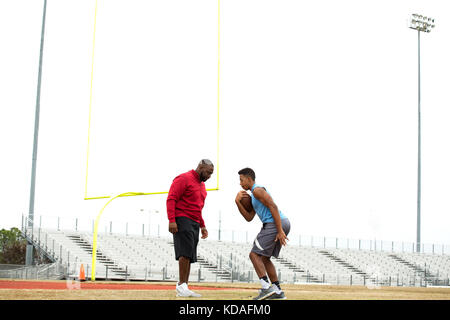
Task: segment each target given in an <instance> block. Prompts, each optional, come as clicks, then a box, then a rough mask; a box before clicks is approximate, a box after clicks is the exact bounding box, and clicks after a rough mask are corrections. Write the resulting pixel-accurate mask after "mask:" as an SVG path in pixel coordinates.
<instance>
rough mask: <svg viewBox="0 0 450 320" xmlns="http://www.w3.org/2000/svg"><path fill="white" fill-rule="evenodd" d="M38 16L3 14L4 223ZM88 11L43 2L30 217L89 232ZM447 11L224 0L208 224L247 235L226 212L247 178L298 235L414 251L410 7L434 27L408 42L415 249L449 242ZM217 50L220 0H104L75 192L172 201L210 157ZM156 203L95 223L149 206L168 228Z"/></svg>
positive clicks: (31, 79)
mask: <svg viewBox="0 0 450 320" xmlns="http://www.w3.org/2000/svg"><path fill="white" fill-rule="evenodd" d="M42 6H43V1H34V0H33V1H32V0H29V1H25V0H15V1H6V0H1V2H0V35H1V43H2V49H1V50H0V108H1V115H2V116H1V117H0V139H1V140H0V141H1V150H2V156H1V158H0V161H1V165H0V174H1V178H0V181H1V182H0V194H1V195H2V197H1V198H2V199H1V201H0V207H1V210H0V214H1V216H0V228H10V227H13V226H20V221H21V214H22V213H24V214H27V213H28V205H29V188H30V177H31V155H32V146H33V129H34V112H35V104H36V87H37V72H38V61H39V44H40V33H41V18H42ZM94 8H95V1H94V0H89V1H87V0H85V1H69V0H66V1H52V0H49V1H48V7H47V23H46V33H45V46H44V64H43V77H42V91H41V114H40V115H41V117H40V131H39V149H38V167H37V184H36V203H35V216H36V217H39V216H41V215H42V216H44V217H48V216H52V217H56V216H61V217H64V218H65V219H66V220H70V219H72V217H78V218H80V219H85V220H86V221H87V224H88V225H89V224H90V221H92V219H94V218H95V217H96V215H97V214H98V212H99V211H100V209H101V208H102V207H103V205H104V204H105V203H106V200H88V201H86V200H83V198H84V190H85V182H86V151H87V132H88V114H89V92H90V79H91V57H92V40H93V23H94ZM449 9H450V4H448V1H444V0H441V1H426V2H425V1H406V0H405V1H384V0H383V1H339V2H338V1H331V0H330V1H325V0H323V1H293V0H291V1H288V0H277V1H268V0H264V1H263V0H221V51H220V55H221V63H220V68H221V73H220V135H219V138H220V140H219V147H220V159H219V160H220V162H219V174H220V185H219V187H220V191H213V192H209V194H208V197H207V200H206V205H205V209H204V213H203V216H204V219H205V222H206V225H207V227H208V228H209V229H210V230H214V229H217V228H218V217H219V211H220V212H221V217H222V228H224V229H228V230H231V229H235V230H251V231H253V232H255V231H257V230H258V229H259V227H260V223H259V221H253V222H252V223H250V224H248V223H246V222H245V220H244V219H243V218H242V217H241V216H240V214H239V212H238V211H237V209H236V207H235V204H234V197H235V194H236V193H237V192H238V191H239V189H240V187H239V179H238V175H237V171H238V170H239V169H241V168H243V167H246V166H250V167H252V168H253V169H254V170H255V171H256V175H257V182H258V183H260V184H263V185H265V186H266V187H267V189H268V190H269V191H270V192H271V194H272V196H273V198H274V200H275V202H276V203H277V205H278V207H279V208H280V209H281V210H282V211H283V212H284V213H285V214H286V215H287V216H288V217H289V219H290V220H291V224H292V230H291V233H292V234H293V235H294V234H296V235H297V234H302V235H316V236H327V237H342V238H347V237H348V238H355V239H357V238H362V239H373V238H377V239H384V240H395V241H409V242H414V241H415V239H416V192H417V32H416V31H413V30H411V29H409V28H407V23H406V21H407V18H408V16H409V14H411V13H416V12H417V13H420V14H424V15H429V16H432V17H434V18H435V19H436V28H435V29H434V30H433V31H432V32H431V33H430V34H422V35H421V44H422V46H421V58H422V59H421V64H422V242H423V243H433V242H434V243H446V244H450V217H449V213H450V201H449V199H450V197H449V195H450V183H449V181H450V167H449V165H448V164H449V163H450V149H449V143H448V141H449V137H450V126H449V125H448V122H449V120H450V97H449V94H448V92H449V90H448V87H449V82H450V81H449V78H448V74H450V60H449V59H448V57H449V56H450V42H449V40H448V39H450V21H449V20H450V19H449V15H450V13H449V12H450V10H449ZM217 53H218V52H217V2H215V1H210V0H203V1H200V0H195V1H194V0H189V1H186V0H184V1H175V0H165V1H143V0H142V1H130V0H129V1H123V0H121V1H118V0H116V1H111V0H109V1H99V3H98V15H97V34H96V46H95V63H94V82H93V99H92V123H91V124H92V125H91V147H90V160H89V179H88V196H103V195H109V194H111V193H116V192H128V191H136V192H153V191H167V190H168V189H169V187H170V182H171V180H172V179H173V178H174V177H175V176H176V175H177V174H180V173H182V172H185V171H188V170H190V169H194V168H195V167H196V164H197V162H198V161H199V160H200V159H201V158H210V159H211V160H212V161H213V162H215V163H217V157H216V149H217V133H216V128H217ZM216 169H217V168H216ZM216 183H217V176H216V175H214V176H213V177H212V178H211V181H208V183H207V187H208V188H214V187H215V186H216ZM165 199H166V196H165V195H164V196H142V197H133V198H122V199H118V200H115V201H114V202H113V203H112V204H111V205H110V206H109V207H108V208H107V210H105V213H104V217H103V219H102V220H103V221H104V222H105V223H106V221H109V220H114V221H132V220H135V221H141V220H142V217H143V214H142V213H141V212H140V209H144V210H145V212H148V210H150V209H156V210H159V213H152V217H151V219H152V220H151V221H155V222H156V221H157V222H158V223H160V225H161V228H162V229H161V233H162V234H167V233H168V232H167V230H166V229H167V226H166V212H165ZM36 219H38V218H36ZM47 221H48V220H47ZM70 221H73V220H70ZM144 221H147V218H146V217H145V219H144ZM71 223H72V222H71ZM154 227H156V224H154Z"/></svg>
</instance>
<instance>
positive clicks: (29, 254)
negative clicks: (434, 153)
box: [25, 0, 47, 265]
mask: <svg viewBox="0 0 450 320" xmlns="http://www.w3.org/2000/svg"><path fill="white" fill-rule="evenodd" d="M46 12H47V0H44V10H43V13H42V29H41V46H40V51H39V71H38V84H37V94H36V110H35V118H34V140H33V156H32V164H31V186H30V207H29V212H28V223H27V225H28V228H33V227H34V222H33V221H34V194H35V187H36V161H37V149H38V133H39V113H40V106H41V77H42V57H43V52H44V33H45V15H46ZM25 264H26V265H32V264H33V245H32V244H31V243H28V244H27V250H26V253H25Z"/></svg>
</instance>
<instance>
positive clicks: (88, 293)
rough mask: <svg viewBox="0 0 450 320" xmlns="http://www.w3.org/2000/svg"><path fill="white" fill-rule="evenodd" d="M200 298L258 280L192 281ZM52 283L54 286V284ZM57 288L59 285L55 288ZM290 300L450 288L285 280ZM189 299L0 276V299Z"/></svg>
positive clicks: (229, 295)
mask: <svg viewBox="0 0 450 320" xmlns="http://www.w3.org/2000/svg"><path fill="white" fill-rule="evenodd" d="M189 286H190V288H191V289H193V290H195V291H196V292H198V293H200V294H201V295H202V297H201V298H198V299H199V300H251V299H252V298H253V297H255V296H256V295H257V293H258V292H257V291H258V289H259V286H258V284H246V283H194V282H193V283H191V284H190V285H189ZM52 287H53V288H52ZM56 288H57V289H56ZM282 289H283V291H284V292H285V294H286V297H287V299H289V300H450V288H433V287H431V288H415V287H377V288H368V287H364V286H328V285H293V284H284V285H283V286H282ZM29 299H32V300H188V299H192V298H179V297H176V296H175V284H174V283H170V282H165V283H163V282H143V283H141V282H139V283H137V282H103V281H96V282H95V283H91V282H83V283H81V284H80V283H79V282H66V281H36V282H34V283H33V282H32V281H27V282H23V281H21V280H13V281H7V282H6V281H5V280H0V300H29Z"/></svg>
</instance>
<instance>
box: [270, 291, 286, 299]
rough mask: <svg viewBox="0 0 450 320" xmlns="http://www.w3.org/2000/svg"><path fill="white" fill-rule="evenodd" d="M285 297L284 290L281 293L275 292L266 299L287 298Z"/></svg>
mask: <svg viewBox="0 0 450 320" xmlns="http://www.w3.org/2000/svg"><path fill="white" fill-rule="evenodd" d="M285 299H286V296H285V295H284V292H283V291H280V293H276V292H275V293H274V294H273V295H271V296H268V297H267V298H266V300H285Z"/></svg>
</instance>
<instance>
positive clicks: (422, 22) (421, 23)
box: [409, 13, 435, 252]
mask: <svg viewBox="0 0 450 320" xmlns="http://www.w3.org/2000/svg"><path fill="white" fill-rule="evenodd" d="M434 27H435V24H434V19H433V18H431V17H426V16H422V15H419V14H417V13H414V14H412V15H411V17H410V18H409V28H411V29H413V30H417V52H418V152H417V155H418V159H417V241H416V248H417V249H416V251H417V252H420V244H421V240H420V201H421V126H420V33H421V32H426V33H430V32H431V29H434Z"/></svg>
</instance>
